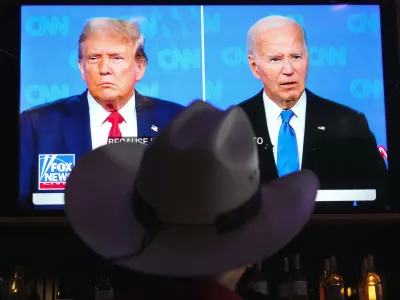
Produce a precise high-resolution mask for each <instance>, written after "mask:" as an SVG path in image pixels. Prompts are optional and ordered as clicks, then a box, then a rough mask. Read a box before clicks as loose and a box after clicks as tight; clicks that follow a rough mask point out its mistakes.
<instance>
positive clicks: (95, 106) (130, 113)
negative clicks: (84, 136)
mask: <svg viewBox="0 0 400 300" xmlns="http://www.w3.org/2000/svg"><path fill="white" fill-rule="evenodd" d="M87 98H88V103H89V117H90V133H91V136H92V149H96V148H98V147H100V146H104V145H106V144H107V139H108V134H109V133H110V129H111V126H112V124H111V122H108V121H105V120H106V119H107V117H108V116H109V115H110V114H111V112H109V111H107V110H105V109H104V108H103V107H102V106H101V105H100V104H99V103H97V102H96V100H94V98H93V97H92V95H90V93H89V91H88V93H87ZM118 112H119V113H120V115H121V116H122V117H123V118H124V121H123V122H122V123H121V124H119V129H120V130H121V134H122V136H123V137H137V135H138V129H137V116H136V106H135V94H133V96H132V98H131V99H129V101H128V102H127V103H126V104H125V105H124V106H123V107H122V108H121V109H120V110H119V111H118Z"/></svg>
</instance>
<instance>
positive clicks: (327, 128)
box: [239, 89, 387, 200]
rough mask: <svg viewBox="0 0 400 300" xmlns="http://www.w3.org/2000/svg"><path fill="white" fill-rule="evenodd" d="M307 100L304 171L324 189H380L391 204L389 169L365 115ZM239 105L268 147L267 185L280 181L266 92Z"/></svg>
mask: <svg viewBox="0 0 400 300" xmlns="http://www.w3.org/2000/svg"><path fill="white" fill-rule="evenodd" d="M306 95H307V106H306V124H305V132H304V149H303V162H302V169H309V170H312V171H314V172H315V173H316V174H317V175H318V178H319V181H320V188H321V189H328V190H330V189H376V190H377V193H378V195H379V197H381V198H382V199H385V198H386V196H387V195H386V191H387V186H386V184H387V169H386V165H385V162H384V160H383V158H382V156H381V154H380V153H379V151H378V148H377V144H376V140H375V136H374V134H373V133H372V132H371V131H370V129H369V126H368V122H367V119H366V118H365V116H364V114H362V113H360V112H358V111H355V110H353V109H351V108H349V107H347V106H344V105H341V104H338V103H335V102H332V101H330V100H327V99H324V98H321V97H319V96H317V95H315V94H314V93H312V92H311V91H309V90H307V89H306ZM239 105H240V106H241V107H242V108H243V109H244V111H245V112H246V114H247V115H248V117H249V119H250V121H251V124H252V127H253V129H254V133H255V136H256V137H261V138H262V139H263V141H264V144H263V145H258V154H259V159H260V173H261V180H262V181H263V182H269V181H271V180H274V179H277V178H278V171H277V168H276V164H275V159H274V155H273V145H272V143H271V140H270V136H269V131H268V126H267V120H266V116H265V108H264V100H263V91H260V92H259V93H258V94H257V95H255V96H254V97H252V98H250V99H248V100H246V101H244V102H242V103H240V104H239ZM321 126H322V127H323V130H321ZM354 200H357V199H354Z"/></svg>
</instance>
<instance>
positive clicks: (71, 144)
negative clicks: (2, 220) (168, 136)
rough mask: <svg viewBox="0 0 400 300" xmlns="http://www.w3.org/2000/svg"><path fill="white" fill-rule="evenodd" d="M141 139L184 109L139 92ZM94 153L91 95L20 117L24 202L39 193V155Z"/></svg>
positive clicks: (22, 193)
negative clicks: (90, 118) (90, 110)
mask: <svg viewBox="0 0 400 300" xmlns="http://www.w3.org/2000/svg"><path fill="white" fill-rule="evenodd" d="M135 102H136V103H135V104H136V114H137V122H138V136H155V135H156V134H157V132H155V131H153V130H152V129H151V126H152V125H155V126H157V127H158V131H160V130H161V129H162V128H163V127H164V126H165V125H166V124H167V123H168V122H169V121H170V120H171V119H172V118H173V117H174V116H175V115H176V114H177V113H178V112H180V111H181V110H183V109H184V107H183V106H181V105H179V104H176V103H172V102H168V101H164V100H160V99H156V98H151V97H146V96H142V95H141V94H139V93H138V92H135ZM91 150H92V139H91V133H90V120H89V105H88V99H87V91H85V92H84V93H82V94H81V95H76V96H72V97H69V98H65V99H60V100H57V101H54V102H51V103H49V104H45V105H41V106H39V107H35V108H32V109H29V110H26V111H24V112H23V113H22V114H21V116H20V202H21V204H23V205H25V206H30V205H31V194H32V193H34V192H37V190H38V176H37V174H38V169H37V168H38V166H37V163H38V155H39V154H70V153H71V154H75V161H77V160H78V159H79V158H80V157H81V156H82V155H84V154H85V153H87V152H89V151H91Z"/></svg>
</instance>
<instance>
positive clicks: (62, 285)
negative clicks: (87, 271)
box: [56, 275, 75, 300]
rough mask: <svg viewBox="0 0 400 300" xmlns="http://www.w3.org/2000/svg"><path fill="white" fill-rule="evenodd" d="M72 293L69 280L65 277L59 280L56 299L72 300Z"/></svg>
mask: <svg viewBox="0 0 400 300" xmlns="http://www.w3.org/2000/svg"><path fill="white" fill-rule="evenodd" d="M74 298H75V297H74V293H73V289H72V285H71V282H70V280H69V279H68V277H67V276H66V275H64V276H63V277H62V278H60V280H59V282H58V287H57V292H56V299H59V300H74Z"/></svg>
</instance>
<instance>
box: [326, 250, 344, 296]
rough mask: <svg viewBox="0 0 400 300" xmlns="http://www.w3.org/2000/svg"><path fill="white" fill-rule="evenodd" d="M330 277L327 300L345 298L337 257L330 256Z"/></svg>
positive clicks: (327, 286)
mask: <svg viewBox="0 0 400 300" xmlns="http://www.w3.org/2000/svg"><path fill="white" fill-rule="evenodd" d="M329 262H330V269H331V272H330V274H329V278H328V280H327V282H326V288H325V300H344V284H343V278H342V276H340V274H339V272H338V270H337V264H336V257H334V256H331V257H330V260H329Z"/></svg>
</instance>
